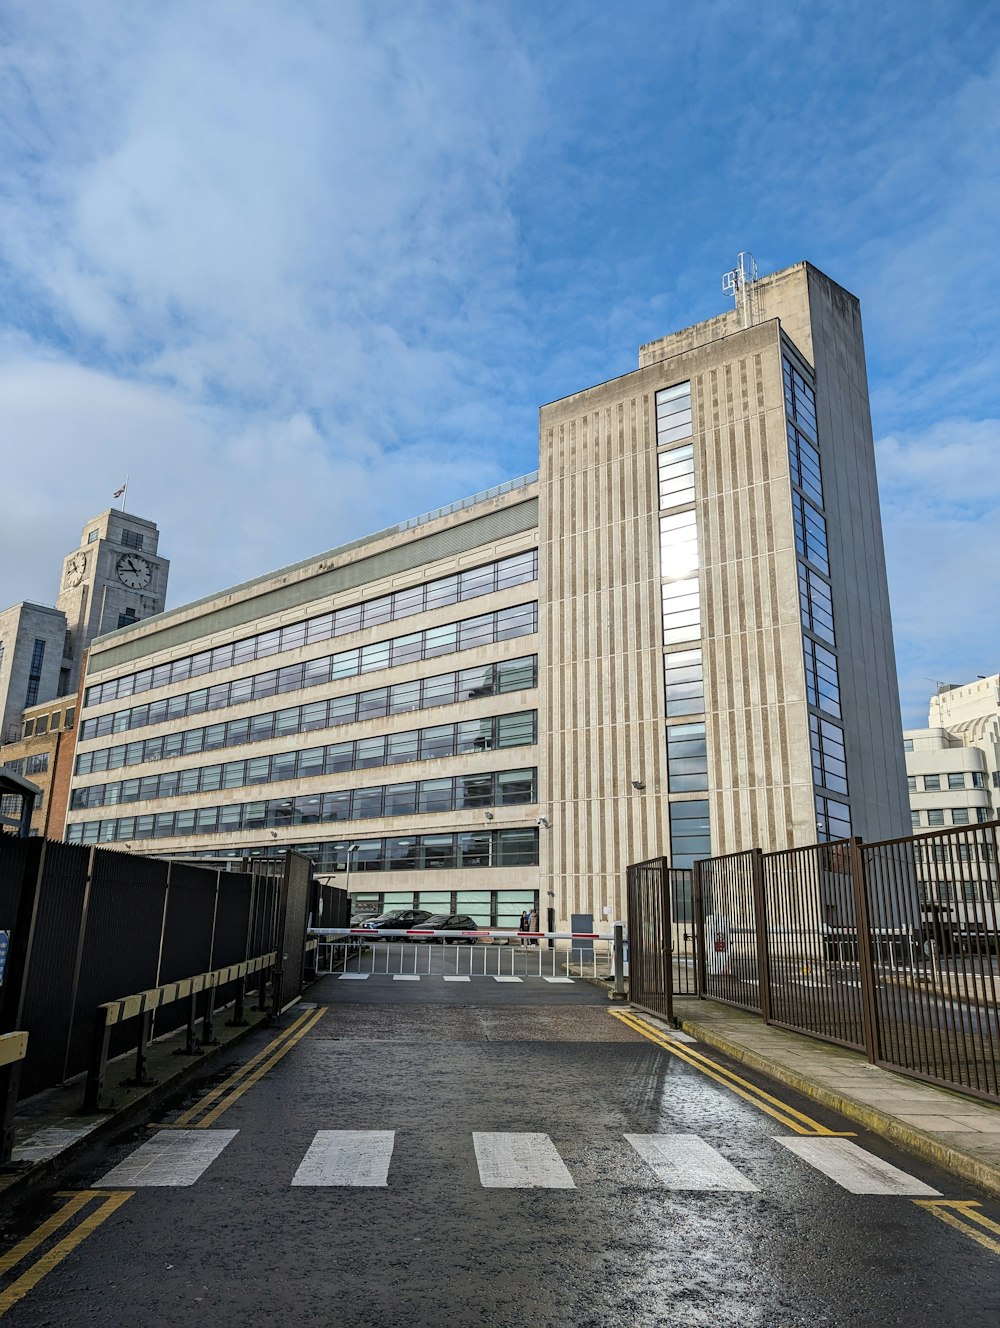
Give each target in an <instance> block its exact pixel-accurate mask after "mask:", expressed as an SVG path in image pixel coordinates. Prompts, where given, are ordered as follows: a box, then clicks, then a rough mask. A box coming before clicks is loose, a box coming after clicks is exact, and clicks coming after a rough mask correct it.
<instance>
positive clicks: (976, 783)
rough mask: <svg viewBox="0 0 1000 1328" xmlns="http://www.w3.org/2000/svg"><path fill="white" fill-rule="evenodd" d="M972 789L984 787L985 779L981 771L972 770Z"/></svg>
mask: <svg viewBox="0 0 1000 1328" xmlns="http://www.w3.org/2000/svg"><path fill="white" fill-rule="evenodd" d="M972 787H973V788H974V789H981V788H985V787H986V777H985V775H984V774H983V772H982V771H981V770H973V772H972Z"/></svg>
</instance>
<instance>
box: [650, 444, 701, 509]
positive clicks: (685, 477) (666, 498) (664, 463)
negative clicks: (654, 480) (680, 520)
mask: <svg viewBox="0 0 1000 1328" xmlns="http://www.w3.org/2000/svg"><path fill="white" fill-rule="evenodd" d="M656 463H657V469H658V472H659V484H660V510H661V511H663V510H665V509H668V508H671V507H683V506H684V505H685V504H686V503H693V502H694V447H693V446H692V444H691V443H687V444H686V445H685V446H683V447H674V448H671V450H670V451H669V452H660V453H659V455H658V456H657V458H656Z"/></svg>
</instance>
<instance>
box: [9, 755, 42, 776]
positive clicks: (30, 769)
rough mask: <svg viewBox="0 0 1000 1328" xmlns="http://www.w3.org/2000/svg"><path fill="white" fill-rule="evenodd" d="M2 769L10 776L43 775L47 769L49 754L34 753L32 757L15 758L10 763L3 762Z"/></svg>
mask: <svg viewBox="0 0 1000 1328" xmlns="http://www.w3.org/2000/svg"><path fill="white" fill-rule="evenodd" d="M3 768H4V770H9V771H10V772H11V774H12V775H44V774H45V772H46V770H48V768H49V754H48V752H35V754H34V755H33V756H15V757H14V758H13V759H12V760H10V761H4V763H3Z"/></svg>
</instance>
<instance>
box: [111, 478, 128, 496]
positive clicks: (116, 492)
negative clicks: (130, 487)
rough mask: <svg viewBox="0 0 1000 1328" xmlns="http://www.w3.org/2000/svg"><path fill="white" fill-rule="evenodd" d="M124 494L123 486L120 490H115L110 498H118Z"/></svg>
mask: <svg viewBox="0 0 1000 1328" xmlns="http://www.w3.org/2000/svg"><path fill="white" fill-rule="evenodd" d="M126 483H127V481H126ZM124 492H125V485H124V484H123V485H122V487H121V488H120V489H115V491H114V493H113V494H112V495H111V496H112V498H120V497H121V496H122V494H123V493H124Z"/></svg>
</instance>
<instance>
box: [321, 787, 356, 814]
mask: <svg viewBox="0 0 1000 1328" xmlns="http://www.w3.org/2000/svg"><path fill="white" fill-rule="evenodd" d="M320 816H321V817H322V819H323V820H324V821H349V820H350V819H351V790H350V789H338V790H337V791H336V792H334V793H324V794H323V801H322V803H321V805H320Z"/></svg>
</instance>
